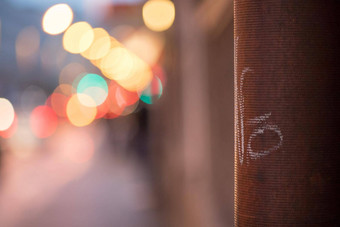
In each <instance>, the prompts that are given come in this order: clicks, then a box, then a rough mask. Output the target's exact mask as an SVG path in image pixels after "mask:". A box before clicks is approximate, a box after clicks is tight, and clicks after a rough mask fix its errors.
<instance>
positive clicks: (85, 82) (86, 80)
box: [77, 74, 108, 107]
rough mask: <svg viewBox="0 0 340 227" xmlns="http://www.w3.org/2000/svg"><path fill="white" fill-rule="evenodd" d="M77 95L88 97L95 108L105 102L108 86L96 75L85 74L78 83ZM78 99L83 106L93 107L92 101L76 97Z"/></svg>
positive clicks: (83, 97)
mask: <svg viewBox="0 0 340 227" xmlns="http://www.w3.org/2000/svg"><path fill="white" fill-rule="evenodd" d="M77 93H78V94H85V95H87V96H90V97H91V98H92V100H93V101H94V102H95V106H98V105H100V104H102V103H103V102H104V101H105V99H106V97H107V94H108V86H107V83H106V81H105V80H104V78H103V77H101V76H99V75H97V74H87V75H86V76H84V77H83V78H82V79H81V80H80V81H79V84H78V86H77ZM78 98H79V100H80V102H81V103H82V104H83V105H85V106H90V107H91V106H92V105H93V102H92V100H90V99H88V98H87V97H86V96H78ZM88 100H90V102H88Z"/></svg>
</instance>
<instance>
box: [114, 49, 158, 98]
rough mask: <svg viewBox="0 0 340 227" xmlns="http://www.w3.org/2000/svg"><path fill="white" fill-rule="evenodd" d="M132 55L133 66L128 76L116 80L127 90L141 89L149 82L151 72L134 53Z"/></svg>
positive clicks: (151, 75) (135, 90)
mask: <svg viewBox="0 0 340 227" xmlns="http://www.w3.org/2000/svg"><path fill="white" fill-rule="evenodd" d="M132 57H133V67H132V70H131V72H130V74H129V76H128V77H125V78H119V79H117V80H116V82H117V83H118V84H119V85H120V86H122V87H123V88H125V89H126V90H128V91H133V92H137V91H141V90H144V89H145V88H146V86H148V84H149V83H150V82H151V80H152V77H153V74H152V71H151V68H150V66H149V65H148V64H146V63H145V62H144V61H143V60H142V59H140V58H139V57H137V56H136V55H132Z"/></svg>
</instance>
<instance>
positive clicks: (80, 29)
mask: <svg viewBox="0 0 340 227" xmlns="http://www.w3.org/2000/svg"><path fill="white" fill-rule="evenodd" d="M93 39H94V32H93V29H92V27H91V25H89V24H88V23H87V22H84V21H82V22H77V23H74V24H72V25H71V26H70V27H69V28H68V29H67V30H66V32H65V33H64V36H63V46H64V49H65V50H66V51H68V52H70V53H73V54H79V53H81V52H84V51H86V50H87V49H88V48H89V47H90V46H91V44H92V42H93Z"/></svg>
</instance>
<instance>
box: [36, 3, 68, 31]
mask: <svg viewBox="0 0 340 227" xmlns="http://www.w3.org/2000/svg"><path fill="white" fill-rule="evenodd" d="M72 21H73V11H72V9H71V7H70V6H69V5H67V4H56V5H54V6H52V7H50V8H49V9H48V10H47V11H46V12H45V14H44V16H43V19H42V27H43V30H44V31H45V32H46V33H48V34H50V35H58V34H60V33H62V32H64V31H65V30H66V29H67V28H68V27H69V26H70V24H71V23H72Z"/></svg>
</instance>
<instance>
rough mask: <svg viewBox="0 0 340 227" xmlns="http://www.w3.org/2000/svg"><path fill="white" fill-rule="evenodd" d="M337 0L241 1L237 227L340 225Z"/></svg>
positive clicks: (237, 50) (238, 20) (237, 8)
mask: <svg viewBox="0 0 340 227" xmlns="http://www.w3.org/2000/svg"><path fill="white" fill-rule="evenodd" d="M339 8H340V2H339V1H322V0H312V1H292V0H262V1H254V0H235V2H234V19H235V20H234V21H235V34H234V35H235V139H236V141H235V150H236V153H235V226H262V227H263V226H271V227H272V226H340V225H339V223H340V219H339V217H340V215H339V206H338V200H339V196H338V193H340V192H339V191H337V190H338V189H339V174H338V173H337V166H338V165H339V164H340V163H339V156H340V151H339V141H340V137H339V129H338V128H337V126H338V123H339V115H340V113H339V112H338V110H337V109H339V108H338V107H339V97H338V94H337V93H338V90H339V77H340V61H339V60H340V52H339V51H340V41H339V40H340V21H339V16H340V10H339Z"/></svg>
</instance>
